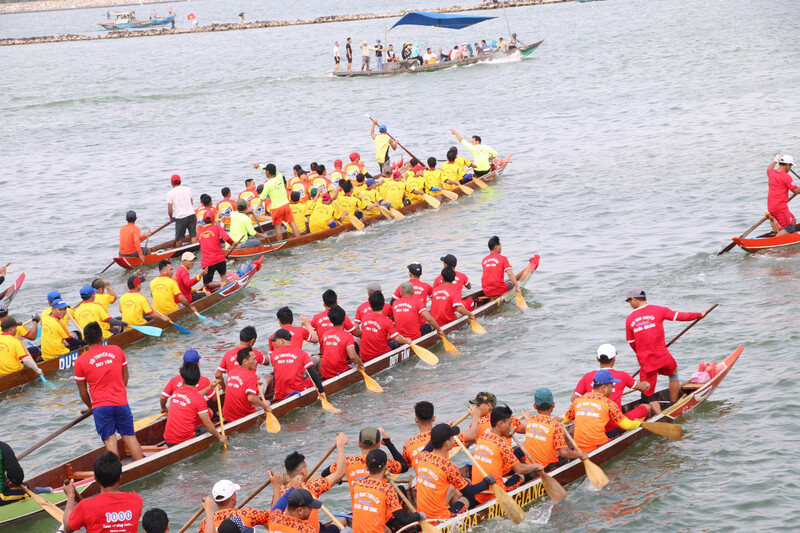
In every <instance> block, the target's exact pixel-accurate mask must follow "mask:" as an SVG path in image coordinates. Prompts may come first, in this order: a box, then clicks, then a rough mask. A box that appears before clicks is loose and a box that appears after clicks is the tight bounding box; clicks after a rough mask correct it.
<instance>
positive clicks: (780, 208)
mask: <svg viewBox="0 0 800 533" xmlns="http://www.w3.org/2000/svg"><path fill="white" fill-rule="evenodd" d="M767 178H768V180H769V194H768V195H767V211H769V212H770V213H771V214H772V216H774V217H775V218H776V219H777V220H778V225H779V226H780V227H782V228H785V227H786V226H788V225H790V224H794V216H793V215H792V212H791V211H789V207H788V203H789V199H788V197H787V193H789V192H790V191H793V190H795V189H796V188H797V185H796V184H795V183H794V180H792V177H791V176H790V175H789V173H788V172H783V171H782V170H776V169H769V170H767Z"/></svg>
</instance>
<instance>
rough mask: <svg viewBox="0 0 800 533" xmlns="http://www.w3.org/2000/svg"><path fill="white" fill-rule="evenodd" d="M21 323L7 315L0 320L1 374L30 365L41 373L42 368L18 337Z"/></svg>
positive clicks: (16, 370)
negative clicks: (18, 328)
mask: <svg viewBox="0 0 800 533" xmlns="http://www.w3.org/2000/svg"><path fill="white" fill-rule="evenodd" d="M19 325H20V323H19V322H17V320H16V319H15V318H14V317H11V316H7V317H5V318H4V319H3V320H2V322H0V332H1V333H2V334H0V376H5V375H7V374H13V373H14V372H18V371H20V370H22V369H23V368H24V367H28V368H30V369H31V370H33V371H34V372H36V373H37V374H39V375H41V374H42V370H41V369H40V368H39V367H38V366H37V365H36V362H35V361H34V360H33V357H31V356H30V354H29V353H28V351H27V350H26V349H25V346H24V345H23V344H22V341H20V340H19V339H18V338H17V327H18V326H19Z"/></svg>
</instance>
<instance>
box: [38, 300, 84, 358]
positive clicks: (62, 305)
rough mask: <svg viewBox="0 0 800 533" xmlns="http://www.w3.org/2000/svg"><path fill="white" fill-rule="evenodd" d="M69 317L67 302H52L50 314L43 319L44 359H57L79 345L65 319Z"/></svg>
mask: <svg viewBox="0 0 800 533" xmlns="http://www.w3.org/2000/svg"><path fill="white" fill-rule="evenodd" d="M66 316H67V302H65V301H64V300H62V299H61V298H56V299H54V300H53V301H52V302H50V313H49V314H47V315H46V316H44V318H43V319H42V359H44V360H45V361H47V360H48V359H55V358H56V357H60V356H62V355H64V354H65V353H69V351H70V350H72V349H74V347H76V345H77V340H76V339H73V337H72V334H71V333H70V331H69V329H67V326H66V325H65V324H64V318H65V317H66Z"/></svg>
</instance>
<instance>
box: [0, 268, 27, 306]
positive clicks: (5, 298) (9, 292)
mask: <svg viewBox="0 0 800 533" xmlns="http://www.w3.org/2000/svg"><path fill="white" fill-rule="evenodd" d="M23 281H25V273H24V272H23V273H22V274H20V275H19V277H18V278H17V279H16V281H15V282H14V283H12V284H11V285H10V286H9V287H8V288H7V289H6V290H4V291H3V292H2V294H0V311H8V306H9V305H11V301H12V300H13V299H14V296H16V295H17V293H18V292H19V289H20V287H22V282H23Z"/></svg>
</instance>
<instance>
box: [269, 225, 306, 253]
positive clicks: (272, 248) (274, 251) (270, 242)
mask: <svg viewBox="0 0 800 533" xmlns="http://www.w3.org/2000/svg"><path fill="white" fill-rule="evenodd" d="M298 231H300V229H299V228H298ZM287 234H288V230H287ZM264 238H265V239H266V240H267V244H269V249H270V250H272V253H273V254H275V257H277V258H278V259H280V258H281V256H279V255H278V251H277V250H276V249H275V247H274V246H273V245H272V241H271V240H269V234H268V233H267V232H264Z"/></svg>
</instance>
